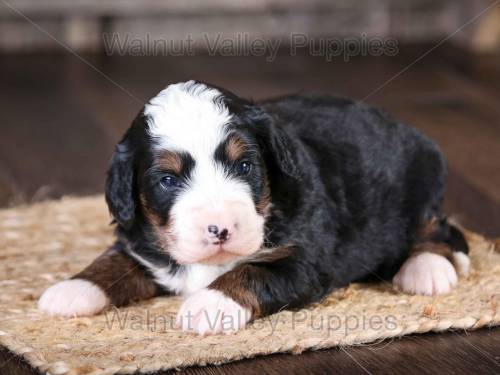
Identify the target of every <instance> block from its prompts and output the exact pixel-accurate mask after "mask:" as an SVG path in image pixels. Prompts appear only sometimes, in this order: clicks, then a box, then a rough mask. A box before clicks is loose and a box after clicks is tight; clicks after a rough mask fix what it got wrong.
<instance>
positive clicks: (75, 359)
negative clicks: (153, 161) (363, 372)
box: [0, 196, 500, 375]
mask: <svg viewBox="0 0 500 375" xmlns="http://www.w3.org/2000/svg"><path fill="white" fill-rule="evenodd" d="M109 221H110V218H109V215H108V212H107V209H106V207H105V204H104V199H103V197H102V196H99V197H90V198H64V199H62V200H60V201H54V202H44V203H39V204H36V205H33V206H30V207H20V208H14V209H8V210H3V211H0V344H1V345H3V346H5V347H7V348H8V349H9V350H10V351H12V352H14V353H16V354H18V355H21V356H22V357H24V358H25V359H26V360H27V361H28V362H29V363H30V364H31V365H32V366H33V367H36V368H38V369H39V370H40V371H42V372H46V373H50V374H80V375H81V374H114V373H118V372H119V373H133V372H150V371H155V370H160V369H171V368H180V367H184V366H189V365H204V364H220V363H224V362H229V361H234V360H237V359H241V358H246V357H252V356H257V355H266V354H270V353H277V352H293V353H300V352H302V351H304V350H307V349H320V348H327V347H332V346H337V345H354V344H360V343H368V342H371V341H375V340H380V339H384V338H388V337H395V336H401V335H406V334H410V333H422V332H428V331H444V330H449V329H460V330H463V329H467V330H468V329H476V328H479V327H483V326H492V325H496V324H499V323H500V307H499V303H498V302H499V299H500V296H499V293H500V252H499V251H498V247H499V246H495V244H494V243H493V242H488V241H486V240H485V239H484V238H482V237H480V236H478V235H476V234H472V233H468V235H467V237H468V241H469V243H470V245H471V248H472V250H471V257H472V267H473V268H472V272H471V274H470V276H469V277H468V278H467V280H461V281H460V283H459V285H458V287H457V288H456V289H454V291H453V292H452V293H451V294H448V295H445V296H440V297H436V298H433V297H423V296H409V295H405V294H401V293H398V292H396V291H394V290H393V288H392V287H391V285H389V284H387V283H384V282H380V283H378V284H364V285H351V286H350V287H348V288H345V289H341V290H338V291H336V292H334V293H333V294H331V295H330V296H329V297H328V298H327V299H326V300H324V301H323V302H322V303H320V304H316V305H314V306H312V307H311V308H309V309H304V310H300V311H282V312H280V313H279V314H275V315H273V316H270V317H268V318H266V319H262V320H258V321H255V322H254V323H253V324H252V325H250V326H249V327H248V328H247V329H245V330H243V331H240V332H238V333H236V334H234V335H228V336H208V337H198V336H194V335H191V334H186V333H183V332H180V331H179V330H177V329H176V328H175V325H174V324H173V323H174V318H175V314H176V311H177V309H178V308H179V304H180V298H177V297H175V298H172V297H161V298H156V299H154V300H151V301H147V302H143V303H140V304H137V305H134V306H131V307H128V308H121V309H116V308H110V309H108V310H107V311H106V312H104V313H102V314H100V315H98V316H95V317H81V318H73V319H61V318H51V317H48V316H45V315H43V314H42V313H40V312H39V311H38V310H37V308H36V303H37V299H38V298H39V296H40V294H41V293H42V292H43V291H44V289H45V288H47V287H48V286H50V285H51V284H53V283H54V282H57V281H60V280H63V279H65V278H67V277H70V276H71V275H72V274H73V273H75V272H76V271H79V270H80V269H82V268H83V267H85V266H86V265H87V264H88V263H89V262H90V261H92V260H93V259H94V258H95V257H96V256H97V255H98V254H99V253H100V252H102V251H103V250H104V249H105V248H106V247H107V246H108V245H110V244H111V243H112V241H113V237H112V228H111V227H110V226H109Z"/></svg>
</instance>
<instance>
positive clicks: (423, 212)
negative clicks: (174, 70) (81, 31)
mask: <svg viewBox="0 0 500 375" xmlns="http://www.w3.org/2000/svg"><path fill="white" fill-rule="evenodd" d="M445 169H446V168H445V161H444V159H443V156H442V154H441V153H440V151H439V150H438V148H437V147H436V145H435V144H434V143H432V142H431V141H430V140H429V139H427V138H426V137H424V136H423V135H422V134H420V133H419V132H417V131H416V130H415V129H413V128H410V127H408V126H406V125H404V124H401V123H399V122H397V121H394V120H393V119H391V118H390V117H389V116H388V115H386V114H385V113H382V112H381V111H379V110H376V109H373V108H370V107H368V106H366V105H365V104H362V103H358V102H355V101H352V100H349V99H343V98H337V97H332V96H325V95H315V94H300V95H291V96H286V97H282V98H279V99H273V100H266V101H262V102H258V103H253V102H251V101H248V100H245V99H242V98H240V97H238V96H236V95H234V94H232V93H230V92H228V91H226V90H223V89H221V88H217V87H215V86H210V85H207V84H203V83H200V82H195V81H189V82H185V83H178V84H173V85H170V86H168V87H167V88H166V89H165V90H163V91H161V92H160V93H159V94H158V96H156V97H154V98H153V99H151V100H150V101H149V102H148V103H147V104H146V105H145V106H144V108H143V110H142V111H141V112H140V113H139V115H138V116H137V118H136V119H135V120H134V122H133V124H132V126H131V127H130V128H129V130H128V131H127V132H126V134H125V136H124V138H123V140H122V141H121V142H120V143H119V144H118V146H117V147H116V151H115V153H114V156H113V159H112V163H111V167H110V169H109V172H108V177H107V183H106V201H107V203H108V206H109V210H110V212H111V214H112V216H113V218H114V221H115V222H116V238H117V240H116V243H115V244H114V245H113V246H112V247H111V248H110V249H109V250H107V251H106V252H105V253H104V254H102V255H101V256H100V257H99V258H97V259H96V260H95V261H94V262H93V263H92V264H91V265H89V266H88V267H87V268H86V269H84V270H83V271H82V272H80V273H78V274H77V275H75V276H73V277H72V278H71V279H69V280H66V281H62V282H60V283H58V284H56V285H54V286H52V287H51V288H49V289H48V290H47V291H45V293H44V294H43V295H42V297H41V298H40V301H39V308H40V309H41V310H43V311H45V312H47V313H49V314H53V315H62V316H75V315H91V314H96V313H98V312H100V311H101V310H103V309H105V308H106V307H107V306H108V305H115V306H124V305H127V304H130V303H132V302H133V301H138V300H144V299H147V298H152V297H155V296H158V295H162V294H182V295H184V296H186V299H185V301H184V303H183V305H182V307H181V309H180V311H179V313H178V323H179V325H180V326H181V327H182V329H184V330H187V331H193V332H196V333H199V334H208V333H220V332H224V333H226V332H233V331H236V330H238V329H241V328H242V327H244V326H245V324H246V323H247V322H248V321H250V320H251V319H255V318H258V317H263V316H266V315H269V314H272V313H275V312H277V311H279V310H281V309H283V308H289V309H295V308H300V307H304V306H306V305H308V304H310V303H312V302H316V301H320V300H321V299H322V298H323V297H325V296H326V295H327V294H328V293H330V292H331V291H332V290H333V289H335V288H338V287H342V286H346V285H348V284H349V283H352V282H359V281H365V280H369V279H373V280H380V279H382V280H392V282H393V284H394V286H395V287H396V288H398V289H400V290H401V291H404V292H408V293H417V294H424V295H436V294H442V293H447V292H449V291H450V289H451V288H452V287H453V286H454V285H455V284H456V283H457V274H466V273H467V271H468V268H469V258H468V256H467V253H468V247H467V243H466V242H465V240H464V236H463V235H462V233H461V232H460V231H459V229H457V228H456V227H454V226H452V225H450V224H449V223H448V221H447V220H446V218H445V217H444V216H443V213H442V211H441V203H442V199H443V191H444V185H445V174H446V172H445Z"/></svg>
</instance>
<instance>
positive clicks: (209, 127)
mask: <svg viewBox="0 0 500 375" xmlns="http://www.w3.org/2000/svg"><path fill="white" fill-rule="evenodd" d="M221 95H222V93H221V92H220V91H218V90H216V89H214V88H211V87H208V86H206V85H204V84H201V83H197V82H195V81H188V82H184V83H177V84H173V85H169V86H168V87H167V88H166V89H165V90H163V91H161V92H160V93H159V94H158V95H157V96H156V97H154V98H153V99H151V100H150V101H149V103H148V104H146V106H145V108H144V114H145V115H146V116H148V120H147V121H148V126H149V129H148V132H149V134H150V135H151V136H153V137H155V138H156V139H157V141H158V146H159V147H160V148H162V149H169V150H175V151H185V152H189V153H190V154H191V156H192V157H193V158H194V159H195V160H199V159H203V158H206V157H207V155H213V152H214V151H215V149H216V148H217V146H218V145H219V144H220V143H221V141H222V140H223V139H224V137H225V127H226V125H227V124H228V123H229V121H230V120H231V115H230V113H229V110H228V108H227V107H226V106H224V105H223V103H221V101H219V100H216V99H217V98H218V97H220V96H221Z"/></svg>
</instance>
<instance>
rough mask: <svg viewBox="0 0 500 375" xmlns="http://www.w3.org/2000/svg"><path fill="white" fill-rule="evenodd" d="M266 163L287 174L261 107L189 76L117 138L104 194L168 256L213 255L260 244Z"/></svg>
mask: <svg viewBox="0 0 500 375" xmlns="http://www.w3.org/2000/svg"><path fill="white" fill-rule="evenodd" d="M276 168H277V169H279V170H280V171H281V172H284V173H285V174H288V175H293V174H294V163H293V161H292V160H291V159H290V152H289V150H288V149H287V145H286V143H285V141H284V139H283V136H282V134H281V133H280V131H279V130H278V129H276V128H275V127H274V125H273V124H272V120H271V119H270V118H269V117H268V116H267V115H266V114H265V112H264V111H263V110H262V109H260V108H259V107H257V106H255V105H253V104H252V103H250V102H248V101H245V100H243V99H240V98H238V97H236V96H235V95H233V94H231V93H229V92H226V91H223V90H220V89H216V88H214V87H211V86H208V85H205V84H202V83H198V82H195V81H189V82H186V83H179V84H174V85H170V86H168V87H167V88H166V89H165V90H163V91H161V92H160V93H159V94H158V96H156V97H155V98H153V99H151V100H150V101H149V102H148V103H147V104H146V105H145V107H144V109H143V111H142V112H141V113H140V114H139V116H138V117H137V118H136V120H135V121H134V123H133V124H132V126H131V128H130V129H129V130H128V132H127V133H126V135H125V137H124V139H123V140H122V142H121V143H120V144H119V145H118V146H117V149H116V151H115V154H114V156H113V161H112V165H111V168H110V170H109V172H108V180H107V186H106V200H107V202H108V205H109V208H110V211H111V213H112V215H113V216H114V218H115V220H116V221H117V222H118V224H119V225H120V226H121V227H122V228H123V229H125V230H130V229H133V228H136V229H137V228H139V230H151V228H152V229H153V233H154V236H155V237H156V242H157V244H158V245H159V247H160V249H161V251H165V252H167V253H168V254H169V255H170V256H172V257H173V258H174V259H175V260H176V261H177V262H179V263H181V264H187V263H211V264H223V263H226V262H230V261H232V260H235V259H237V258H240V257H244V256H248V255H251V254H253V253H255V252H256V251H258V250H259V249H260V248H261V246H262V244H263V241H264V224H265V219H266V216H267V215H268V213H269V210H270V206H271V202H270V188H269V183H268V173H269V172H270V170H275V169H276Z"/></svg>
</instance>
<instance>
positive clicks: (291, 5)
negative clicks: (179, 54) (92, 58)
mask: <svg viewBox="0 0 500 375" xmlns="http://www.w3.org/2000/svg"><path fill="white" fill-rule="evenodd" d="M493 3H494V1H493V0H404V1H401V0H357V1H352V0H334V1H332V0H309V1H302V0H245V1H234V0H213V1H204V0H183V1H182V0H177V1H158V0H141V1H137V0H71V1H68V0H2V1H1V2H0V51H7V52H13V51H17V52H19V51H21V52H23V51H24V52H26V51H41V50H43V51H47V50H54V49H58V48H59V46H58V45H57V43H56V42H55V41H54V40H52V39H50V38H47V37H46V35H44V34H43V33H40V30H37V29H36V28H34V27H33V25H32V24H30V23H29V22H26V19H25V18H24V17H28V18H29V19H31V20H33V21H34V22H36V24H37V25H39V26H40V27H41V28H43V29H44V30H46V31H48V32H49V33H50V34H51V35H53V36H54V37H55V38H56V39H57V40H59V41H61V42H63V43H65V44H66V45H67V46H69V47H70V48H72V49H74V50H76V51H94V52H95V51H102V50H103V37H102V35H103V34H106V33H108V34H117V35H124V34H128V35H130V37H131V38H144V36H145V35H146V34H149V35H150V37H151V38H154V39H159V38H164V39H174V40H175V39H182V38H185V37H186V35H188V34H192V35H194V36H195V38H196V36H199V35H200V34H201V33H208V34H209V35H214V34H215V33H224V34H226V35H234V34H235V33H238V32H239V33H242V32H245V33H248V34H250V35H251V36H252V37H266V38H277V39H281V38H287V37H288V36H289V34H290V31H300V32H303V33H307V34H308V35H311V36H324V35H330V36H332V35H333V36H356V35H361V34H366V35H369V36H379V37H385V36H391V37H395V38H397V39H398V40H399V41H400V42H401V43H408V42H410V43H415V42H429V41H435V40H439V39H441V38H444V37H446V36H448V35H450V34H452V33H454V32H456V30H457V29H459V28H461V27H462V26H463V25H464V24H466V23H467V22H469V21H470V20H471V19H472V18H474V17H475V16H477V15H478V13H480V12H481V11H482V10H484V9H485V8H487V7H488V6H490V5H491V4H493ZM6 4H10V5H11V6H10V7H9V6H7V5H6ZM23 16H24V17H23ZM454 39H455V41H458V42H460V43H462V44H464V45H466V46H468V47H473V48H474V49H478V50H485V51H490V50H492V49H495V48H498V46H499V45H500V8H499V7H498V5H497V6H495V9H492V10H490V11H489V12H488V14H487V15H485V16H484V17H481V20H480V21H479V22H474V25H472V26H471V27H468V28H467V30H464V31H462V32H460V33H459V35H457V36H455V38H454Z"/></svg>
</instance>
